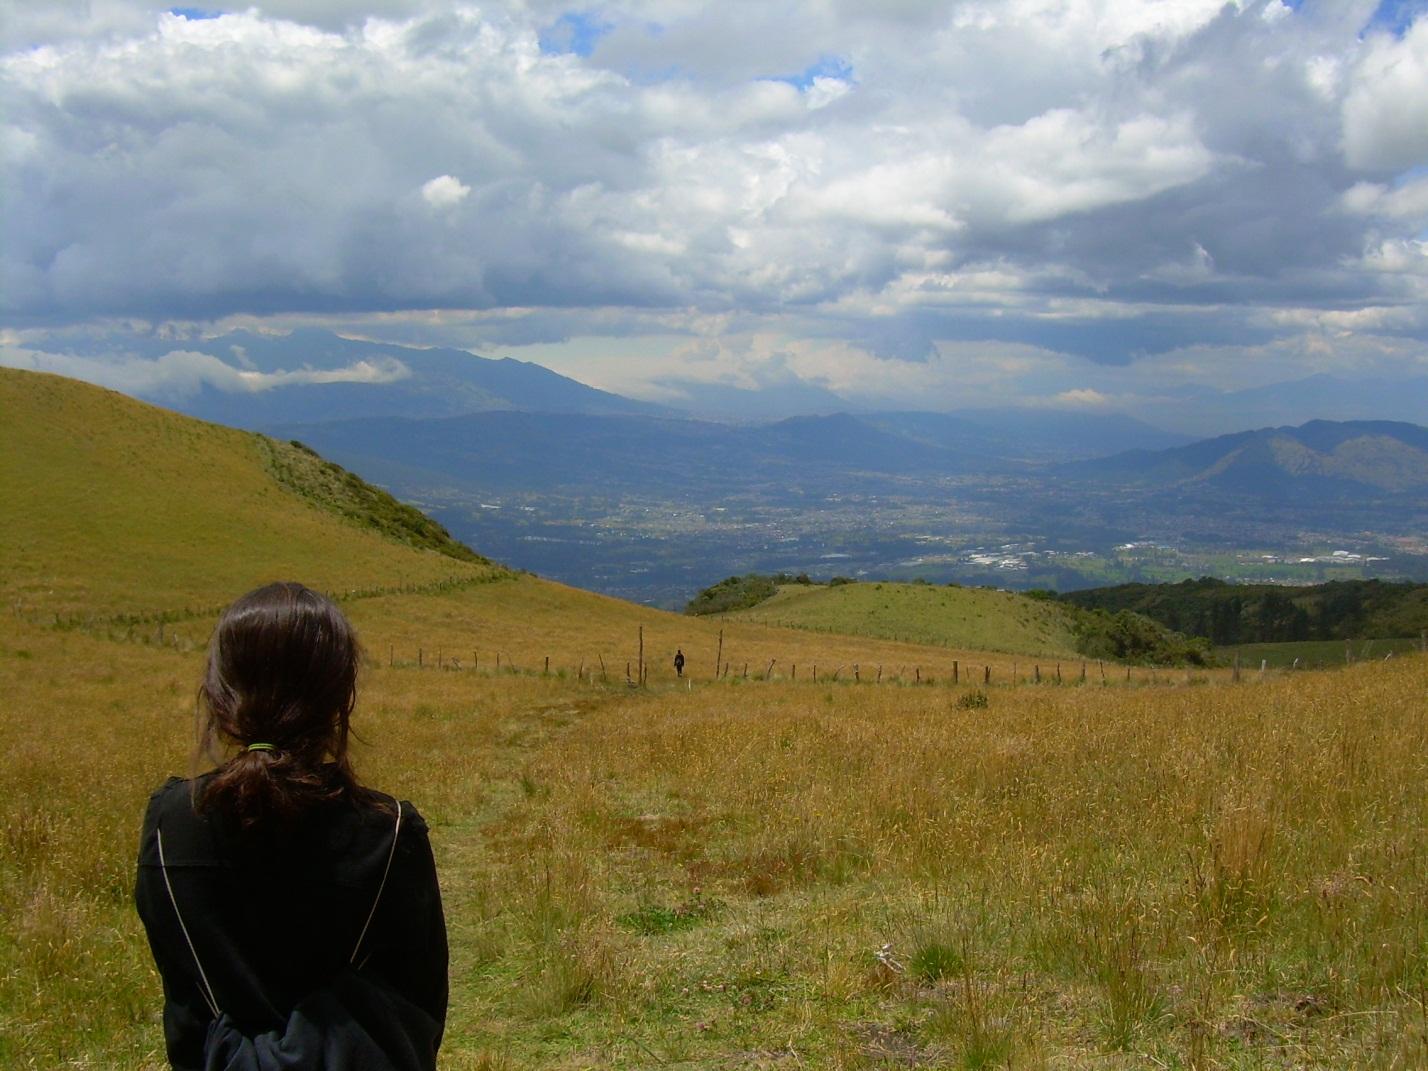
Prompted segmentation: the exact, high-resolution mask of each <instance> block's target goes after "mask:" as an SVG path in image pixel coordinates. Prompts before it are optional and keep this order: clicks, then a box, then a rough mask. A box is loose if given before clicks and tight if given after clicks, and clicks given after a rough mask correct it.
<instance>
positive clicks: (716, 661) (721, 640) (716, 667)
mask: <svg viewBox="0 0 1428 1071" xmlns="http://www.w3.org/2000/svg"><path fill="white" fill-rule="evenodd" d="M722 661H724V630H723V629H722V628H721V629H720V630H719V653H718V654H716V655H715V656H714V679H715V680H716V681H717V680H718V679H719V663H720V662H722Z"/></svg>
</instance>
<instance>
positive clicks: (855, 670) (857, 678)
mask: <svg viewBox="0 0 1428 1071" xmlns="http://www.w3.org/2000/svg"><path fill="white" fill-rule="evenodd" d="M878 669H879V670H881V669H882V667H881V666H879V667H878ZM862 679H863V678H862V676H861V675H860V674H859V672H858V663H856V662H854V663H853V680H854V682H855V683H856V682H857V681H861V680H862Z"/></svg>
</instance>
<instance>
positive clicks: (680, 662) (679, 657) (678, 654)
mask: <svg viewBox="0 0 1428 1071" xmlns="http://www.w3.org/2000/svg"><path fill="white" fill-rule="evenodd" d="M674 675H675V676H676V677H682V676H684V652H683V651H681V650H680V649H679V648H675V651H674Z"/></svg>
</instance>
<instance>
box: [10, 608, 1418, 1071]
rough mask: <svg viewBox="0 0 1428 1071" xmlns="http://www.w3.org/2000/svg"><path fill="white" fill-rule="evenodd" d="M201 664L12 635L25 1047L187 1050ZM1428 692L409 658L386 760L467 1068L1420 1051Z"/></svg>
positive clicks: (368, 695)
mask: <svg viewBox="0 0 1428 1071" xmlns="http://www.w3.org/2000/svg"><path fill="white" fill-rule="evenodd" d="M407 609H409V608H403V614H405V612H406V610H407ZM432 612H433V613H436V614H438V616H439V615H440V614H441V613H444V612H445V611H444V610H434V611H432ZM631 612H632V613H635V614H636V615H638V613H640V612H641V611H635V610H632V611H631ZM368 626H369V628H370V629H375V630H380V629H381V628H383V627H385V628H388V629H391V630H392V632H393V634H398V633H399V632H400V630H401V629H402V628H406V627H413V626H409V625H408V624H407V623H406V618H405V617H404V616H400V617H398V618H396V619H393V620H391V621H388V622H387V623H386V624H385V625H384V624H383V623H382V622H381V621H377V620H374V621H371V622H369V623H368ZM198 666H199V656H198V655H197V653H196V652H180V651H174V650H172V649H160V648H152V647H145V646H142V645H134V644H122V643H113V642H104V641H100V640H98V639H95V638H91V637H87V636H83V635H80V634H77V633H73V632H61V631H56V630H53V629H41V628H37V627H35V626H31V625H26V624H23V623H19V624H17V625H15V626H14V627H8V626H7V628H6V631H5V636H4V640H3V641H2V642H0V694H3V695H5V696H6V716H5V718H4V720H3V722H0V756H2V757H0V801H3V802H0V910H3V913H4V917H5V918H6V919H7V920H9V924H8V925H7V926H6V927H5V934H4V937H3V938H0V965H3V966H0V978H3V985H4V989H3V995H0V1039H3V1040H0V1062H3V1063H4V1064H5V1065H6V1066H17V1067H54V1066H61V1065H68V1066H79V1067H85V1066H88V1067H106V1068H107V1067H116V1068H128V1067H153V1066H159V1060H160V1053H161V1048H160V1046H161V1039H160V1034H159V1028H158V1022H157V1014H158V1006H159V993H158V986H157V980H156V978H155V977H154V975H153V972H152V969H151V967H150V966H149V964H148V961H147V955H146V950H145V947H144V944H143V939H142V936H141V933H140V930H139V926H138V923H137V920H136V919H135V918H134V917H133V914H132V910H131V908H130V907H129V903H128V889H129V883H130V880H131V878H130V874H131V867H132V854H133V850H134V846H135V845H134V841H135V838H136V836H137V825H138V821H139V817H140V815H141V813H142V809H143V802H144V798H145V796H146V794H147V792H148V791H149V790H150V789H151V788H152V787H153V786H155V785H156V784H158V783H159V782H160V781H161V780H162V779H163V777H164V776H166V775H167V774H169V773H172V772H183V771H184V770H185V769H186V768H187V748H188V743H189V740H190V739H191V719H192V710H193V707H192V702H193V699H192V695H193V688H194V684H195V682H196V680H197V673H198ZM1425 685H1428V666H1426V665H1425V663H1424V662H1423V660H1421V659H1416V660H1414V659H1403V660H1401V661H1397V662H1393V663H1388V664H1386V665H1385V664H1378V665H1374V666H1363V667H1356V668H1354V669H1352V670H1348V671H1339V672H1335V673H1323V674H1299V675H1297V676H1294V677H1293V678H1287V677H1286V678H1277V677H1270V678H1268V679H1266V680H1264V681H1257V680H1256V681H1247V682H1245V683H1242V684H1240V685H1238V686H1235V685H1231V684H1229V683H1228V682H1226V681H1224V680H1223V679H1222V678H1217V679H1216V680H1215V681H1213V682H1210V683H1205V684H1197V685H1195V686H1186V685H1185V684H1184V683H1183V681H1182V682H1174V683H1171V682H1166V681H1163V682H1162V683H1161V684H1160V685H1159V686H1157V687H1149V686H1146V687H1137V688H1129V689H1127V688H1105V689H1102V688H1099V687H1094V686H1092V687H1086V688H1082V687H1073V686H1066V687H1062V688H1056V687H1051V686H1045V687H1041V688H1035V687H1030V686H1023V687H1020V688H1010V687H1007V688H1000V689H998V688H994V689H992V690H991V691H990V693H988V694H989V700H988V705H987V706H986V707H985V708H967V709H964V708H962V707H959V706H958V704H957V703H956V702H955V700H956V698H957V697H958V696H960V695H963V694H966V692H967V689H966V688H965V687H963V688H960V689H953V688H951V687H950V686H945V685H939V686H936V687H924V688H915V687H888V686H886V685H885V686H883V687H881V688H879V687H873V686H869V685H866V684H865V685H863V686H854V685H852V684H850V683H846V682H843V681H840V682H838V683H836V684H828V683H820V684H818V685H813V684H812V683H811V682H807V681H804V680H800V681H799V682H797V683H794V682H791V681H787V680H781V681H775V682H772V683H764V682H761V681H757V682H750V683H748V684H743V683H740V684H731V683H727V682H726V683H720V684H717V685H715V684H711V683H708V682H699V683H697V684H696V685H695V687H694V688H693V689H692V690H685V689H681V688H676V687H674V686H673V685H672V684H669V683H667V682H663V681H656V682H655V683H654V684H653V685H652V687H651V688H650V689H648V690H646V691H643V692H640V691H633V690H630V689H627V688H625V687H623V686H622V685H618V686H611V687H601V686H599V685H598V684H594V685H592V684H591V683H589V682H586V681H576V680H575V679H574V677H573V675H567V676H566V677H565V678H560V677H556V676H550V677H545V676H541V675H538V674H536V675H527V674H516V675H500V676H497V675H490V676H488V675H486V674H484V673H481V674H478V673H471V672H469V671H462V672H453V671H450V670H445V671H438V670H434V669H425V670H417V669H415V668H412V667H402V666H399V667H397V668H395V669H389V668H387V667H385V666H383V665H381V664H377V665H374V666H372V667H370V668H369V671H368V673H367V677H366V681H365V687H364V695H363V702H362V706H361V709H360V714H359V724H360V726H361V732H362V734H363V737H364V738H365V740H366V741H367V744H365V745H363V746H362V747H361V749H360V752H359V755H358V762H359V766H360V769H361V770H362V771H363V772H364V773H365V774H366V776H367V777H368V779H369V780H371V781H372V782H373V783H375V784H378V785H381V786H382V787H384V788H387V789H389V790H392V791H396V792H399V793H401V794H403V795H405V796H408V797H409V798H412V799H413V800H415V801H416V802H417V804H418V806H420V807H421V808H422V810H423V812H424V813H425V814H426V815H427V816H428V818H429V819H430V820H431V822H432V826H433V830H434V833H433V839H434V843H435V845H436V848H437V852H438V862H439V866H440V868H441V876H442V883H443V889H444V893H445V897H446V901H447V907H448V914H449V919H450V926H451V933H452V939H453V962H452V978H453V1005H452V1014H451V1023H450V1028H449V1032H448V1041H447V1045H446V1048H445V1050H444V1057H443V1066H446V1067H451V1068H477V1067H561V1068H576V1067H604V1066H623V1067H646V1066H664V1065H669V1066H684V1067H690V1068H723V1067H879V1066H883V1067H891V1066H926V1067H993V1066H1012V1067H1072V1068H1081V1067H1084V1068H1092V1067H1095V1068H1139V1067H1154V1066H1166V1067H1187V1068H1188V1067H1198V1068H1212V1067H1213V1068H1220V1067H1224V1068H1239V1067H1244V1068H1249V1067H1272V1068H1279V1067H1284V1068H1290V1067H1325V1068H1328V1067H1381V1068H1405V1069H1406V1068H1416V1067H1422V1066H1425V1065H1428V1020H1425V1017H1424V1010H1423V999H1424V995H1425V986H1426V985H1428V886H1425V883H1424V879H1423V875H1424V874H1425V873H1428V835H1426V834H1425V829H1428V821H1425V820H1428V789H1425V785H1428V769H1425V766H1428V758H1425V756H1428V749H1425V744H1428V729H1425V717H1424V698H1423V697H1424V695H1425Z"/></svg>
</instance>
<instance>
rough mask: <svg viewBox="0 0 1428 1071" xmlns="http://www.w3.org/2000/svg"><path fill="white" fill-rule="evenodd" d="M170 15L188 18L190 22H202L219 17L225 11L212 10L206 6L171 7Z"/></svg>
mask: <svg viewBox="0 0 1428 1071" xmlns="http://www.w3.org/2000/svg"><path fill="white" fill-rule="evenodd" d="M169 14H170V15H177V16H178V17H179V18H181V19H188V20H189V21H190V22H201V21H202V20H204V19H216V18H219V17H220V16H221V15H222V14H223V12H221V11H211V10H209V9H208V8H206V7H171V8H169Z"/></svg>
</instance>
